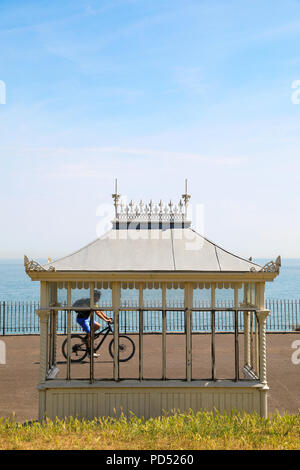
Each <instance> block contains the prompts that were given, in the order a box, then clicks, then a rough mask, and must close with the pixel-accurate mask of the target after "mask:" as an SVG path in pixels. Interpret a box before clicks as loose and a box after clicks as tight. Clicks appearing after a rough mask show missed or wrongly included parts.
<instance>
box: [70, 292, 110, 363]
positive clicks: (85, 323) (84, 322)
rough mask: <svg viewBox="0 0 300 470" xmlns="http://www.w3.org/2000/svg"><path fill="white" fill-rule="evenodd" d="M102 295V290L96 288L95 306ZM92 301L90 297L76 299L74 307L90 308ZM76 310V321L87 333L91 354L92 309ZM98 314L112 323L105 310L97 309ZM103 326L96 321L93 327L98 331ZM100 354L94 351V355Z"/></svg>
mask: <svg viewBox="0 0 300 470" xmlns="http://www.w3.org/2000/svg"><path fill="white" fill-rule="evenodd" d="M100 297H101V292H100V291H99V290H94V301H95V307H98V305H97V302H98V301H99V299H100ZM90 306H91V302H90V299H89V298H87V299H78V300H76V301H75V302H74V303H73V304H72V307H88V308H90ZM74 311H75V312H76V313H77V318H76V321H77V323H78V324H79V325H80V326H81V328H82V329H83V331H85V332H86V333H87V345H88V350H89V354H90V347H91V313H92V311H91V310H89V309H87V310H76V309H74ZM95 313H96V315H97V316H98V317H99V318H101V319H102V320H104V321H106V322H107V323H112V322H113V320H112V318H110V317H108V316H106V315H105V313H104V312H101V311H100V310H97V311H95ZM100 327H101V325H100V323H97V322H95V321H94V324H93V328H94V331H97V330H98V329H99V328H100ZM98 356H99V354H96V353H94V357H98Z"/></svg>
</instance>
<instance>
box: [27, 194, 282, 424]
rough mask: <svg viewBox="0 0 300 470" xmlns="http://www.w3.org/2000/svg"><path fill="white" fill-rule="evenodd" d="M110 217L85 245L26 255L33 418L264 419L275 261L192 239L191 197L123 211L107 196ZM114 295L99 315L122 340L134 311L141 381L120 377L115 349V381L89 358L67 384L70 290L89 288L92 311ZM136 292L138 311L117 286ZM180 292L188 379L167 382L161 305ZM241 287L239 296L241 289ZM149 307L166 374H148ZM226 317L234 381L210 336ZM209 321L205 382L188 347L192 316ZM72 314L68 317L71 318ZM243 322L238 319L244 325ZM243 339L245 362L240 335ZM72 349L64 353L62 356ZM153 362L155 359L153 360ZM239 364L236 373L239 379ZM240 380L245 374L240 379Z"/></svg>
mask: <svg viewBox="0 0 300 470" xmlns="http://www.w3.org/2000/svg"><path fill="white" fill-rule="evenodd" d="M113 198H114V204H115V219H114V220H113V223H112V229H111V230H110V231H109V232H107V233H105V234H104V235H103V236H101V237H100V238H98V239H97V240H95V241H94V242H92V243H90V244H89V245H87V246H85V247H84V248H82V249H80V250H78V251H76V252H75V253H72V254H71V255H68V256H66V257H64V258H61V259H59V260H57V261H53V262H49V263H47V264H45V265H44V266H41V265H40V264H39V263H37V262H35V261H29V260H28V258H27V257H25V269H26V273H27V274H28V275H29V276H30V278H31V279H32V280H33V281H40V285H41V297H40V309H39V310H38V311H37V314H38V315H39V317H40V380H39V384H38V390H39V417H40V419H42V418H43V417H44V416H45V415H46V416H48V417H50V418H53V419H54V418H55V417H56V416H58V417H59V418H64V417H68V416H79V417H84V418H92V417H94V416H109V415H114V414H115V412H117V413H119V412H120V410H121V409H122V411H123V412H124V413H125V414H128V413H129V412H130V411H131V412H133V413H135V414H136V415H138V416H144V417H145V418H149V417H151V416H157V415H160V414H162V413H163V411H170V410H173V409H180V410H181V411H188V410H189V409H190V408H191V409H193V410H195V411H197V410H199V409H206V410H212V409H214V408H217V409H219V410H220V411H227V412H230V411H231V410H233V409H237V410H245V411H247V412H251V411H256V412H258V413H259V414H260V415H262V416H266V415H267V391H268V384H267V366H266V328H265V325H266V318H267V316H268V314H269V311H268V310H266V309H265V283H266V282H269V281H273V280H274V278H275V277H276V276H277V275H278V273H279V269H280V257H278V258H277V260H276V261H275V262H273V261H271V262H270V263H268V264H267V265H265V266H260V265H258V264H255V263H253V262H252V261H251V260H246V259H242V258H240V257H239V256H236V255H234V254H232V253H229V252H228V251H226V250H224V249H222V248H220V247H219V246H217V245H216V244H214V243H212V242H211V241H209V240H207V239H206V238H204V237H203V236H202V235H200V234H198V233H196V232H195V231H194V230H193V229H192V228H191V223H190V221H188V220H187V205H188V201H189V198H190V196H189V195H188V194H187V191H186V193H185V194H183V195H182V198H181V199H180V202H179V204H178V205H174V204H172V203H171V202H170V203H169V204H168V205H167V206H165V205H164V204H163V203H162V202H160V203H159V204H153V203H152V202H151V201H150V204H147V205H144V204H143V203H142V202H141V203H139V204H138V205H134V204H133V203H132V202H131V203H129V205H128V206H124V205H123V204H122V202H121V200H120V196H119V194H117V191H115V194H114V195H113ZM95 287H96V288H98V289H108V290H111V304H110V305H106V306H105V307H101V310H105V311H107V312H111V314H112V315H113V317H114V333H113V335H114V341H115V343H114V344H119V334H120V323H119V320H120V315H121V312H124V311H126V310H135V311H136V312H137V319H138V325H137V335H136V337H135V338H136V344H137V355H138V376H137V377H135V378H129V377H122V378H121V377H120V363H119V350H118V348H115V349H114V358H113V374H112V377H110V378H108V377H100V378H99V377H98V378H97V377H95V369H94V359H93V357H92V356H91V359H90V365H89V369H88V374H87V375H86V376H85V377H81V378H80V379H78V378H73V377H72V374H71V368H72V364H71V361H70V357H68V360H67V367H66V374H65V376H63V377H61V376H60V374H59V367H58V361H57V342H58V341H57V317H58V315H59V312H61V311H62V310H63V311H65V312H67V337H68V344H70V337H71V333H72V310H73V309H72V295H73V292H74V290H75V289H89V292H90V302H91V304H90V305H91V310H94V311H95V310H97V309H96V308H95V306H94V299H93V292H94V288H95ZM126 288H129V289H132V288H133V289H137V291H138V294H139V297H138V302H137V305H136V306H135V308H133V307H132V306H131V307H130V309H129V308H126V307H124V305H123V304H122V300H121V290H122V289H126ZM148 288H152V289H158V290H159V292H160V293H161V303H160V306H159V308H158V307H157V305H156V306H155V308H154V306H152V307H151V305H150V306H149V305H147V306H146V304H145V301H144V292H145V290H146V289H148ZM171 288H178V289H182V292H184V302H183V305H182V306H180V307H179V308H177V310H178V311H180V312H181V313H182V315H183V317H184V335H185V353H184V356H185V377H184V378H182V377H181V378H179V377H178V379H176V378H174V377H173V378H172V379H168V378H167V368H166V357H167V335H168V332H167V325H166V321H167V315H168V312H169V311H170V310H172V311H174V310H176V309H174V307H170V306H169V305H168V301H167V294H168V291H169V289H171ZM60 289H66V292H67V305H64V306H62V305H61V304H60V303H59V302H58V295H59V294H58V293H59V291H60ZM217 289H227V290H229V291H230V292H232V293H233V294H232V295H233V302H234V304H233V307H231V308H228V307H226V308H225V307H222V308H221V307H220V306H219V305H217V304H216V291H217ZM196 290H198V291H199V290H206V292H209V295H210V302H209V305H208V306H206V307H203V306H202V307H199V305H197V304H196V302H195V292H196ZM241 291H242V293H243V294H242V299H241V298H240V297H241V296H240V293H241ZM151 309H152V310H155V311H156V312H158V313H159V315H160V319H161V329H160V332H159V334H160V335H161V339H162V358H161V360H162V375H161V377H157V378H155V379H154V378H153V379H151V380H149V379H148V380H146V379H145V378H144V370H143V364H144V337H145V332H144V321H145V317H144V315H145V314H146V313H147V311H150V310H151ZM220 312H227V313H228V312H229V313H230V315H232V322H233V323H232V325H233V330H232V334H233V335H234V342H233V350H234V357H235V374H234V377H229V378H226V377H225V378H217V377H216V373H215V371H216V369H215V367H216V364H215V362H216V358H215V348H216V345H215V339H216V335H217V334H218V332H217V330H216V314H217V313H220ZM195 314H197V315H198V316H199V318H200V319H201V318H202V317H203V316H204V315H206V317H209V328H210V331H209V334H210V341H211V343H210V344H211V346H210V351H211V364H210V367H211V377H203V378H199V377H198V378H196V379H195V378H194V377H193V361H194V360H195V357H194V354H195V353H194V352H193V348H192V338H193V337H194V335H195V334H196V333H195V328H194V324H193V322H194V320H193V318H194V315H195ZM73 315H74V314H73ZM241 318H242V321H241ZM241 336H242V338H243V351H242V364H240V362H241V351H240V347H239V338H240V337H241ZM68 351H69V353H70V350H68ZM153 360H154V361H155V360H156V358H153ZM241 367H242V374H241V373H240V370H241ZM240 375H243V377H240Z"/></svg>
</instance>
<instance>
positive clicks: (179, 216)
mask: <svg viewBox="0 0 300 470" xmlns="http://www.w3.org/2000/svg"><path fill="white" fill-rule="evenodd" d="M120 197H121V196H120V194H118V187H117V180H115V191H114V194H112V198H113V200H114V206H115V221H116V222H133V221H134V222H145V223H146V222H185V221H187V206H188V202H189V200H190V197H191V196H190V195H189V194H188V193H187V180H186V181H185V194H183V195H182V197H181V198H180V200H179V202H178V204H174V203H173V201H171V200H170V201H169V202H168V203H167V204H166V203H163V202H162V200H160V201H159V202H158V203H155V202H153V201H152V199H151V200H150V202H149V203H148V204H146V203H144V202H143V201H142V200H141V201H139V202H138V203H134V202H133V201H132V200H131V201H130V202H129V203H128V204H124V203H123V201H122V200H121V198H120Z"/></svg>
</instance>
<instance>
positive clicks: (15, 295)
mask: <svg viewBox="0 0 300 470" xmlns="http://www.w3.org/2000/svg"><path fill="white" fill-rule="evenodd" d="M38 261H39V263H41V264H43V263H45V262H46V260H43V259H40V260H38ZM253 261H254V262H256V263H258V264H260V265H264V264H265V263H267V262H268V261H269V260H268V259H255V260H253ZM151 292H152V294H151ZM151 292H150V293H149V295H150V296H151V295H153V296H154V295H155V290H152V291H151ZM39 295H40V291H39V282H36V281H31V279H30V278H29V277H28V276H27V275H26V273H25V270H24V262H23V260H20V259H0V302H1V301H13V302H19V301H38V300H39ZM223 295H224V298H226V297H227V296H228V293H227V292H226V290H224V294H223ZM220 298H222V292H221V291H220ZM266 298H267V299H285V300H293V299H295V300H299V299H300V259H299V258H297V259H291V258H285V259H282V266H281V270H280V275H279V276H278V277H276V278H275V280H274V281H273V282H268V283H266Z"/></svg>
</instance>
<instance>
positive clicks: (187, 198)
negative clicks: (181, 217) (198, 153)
mask: <svg viewBox="0 0 300 470" xmlns="http://www.w3.org/2000/svg"><path fill="white" fill-rule="evenodd" d="M182 199H183V200H184V205H185V214H186V213H187V206H188V202H189V200H190V199H191V195H190V194H188V190H187V179H186V180H185V194H183V195H182Z"/></svg>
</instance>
